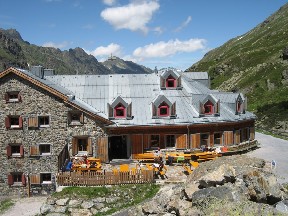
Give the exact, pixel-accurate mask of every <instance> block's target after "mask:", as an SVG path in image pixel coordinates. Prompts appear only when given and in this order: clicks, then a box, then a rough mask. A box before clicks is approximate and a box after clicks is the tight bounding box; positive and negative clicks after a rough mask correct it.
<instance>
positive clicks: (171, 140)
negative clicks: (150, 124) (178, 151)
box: [166, 135, 175, 148]
mask: <svg viewBox="0 0 288 216" xmlns="http://www.w3.org/2000/svg"><path fill="white" fill-rule="evenodd" d="M169 147H170V148H173V147H175V135H167V136H166V148H169Z"/></svg>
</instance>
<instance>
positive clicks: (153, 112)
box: [152, 104, 157, 117]
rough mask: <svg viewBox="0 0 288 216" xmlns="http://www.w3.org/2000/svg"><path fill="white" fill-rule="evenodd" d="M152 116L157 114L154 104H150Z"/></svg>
mask: <svg viewBox="0 0 288 216" xmlns="http://www.w3.org/2000/svg"><path fill="white" fill-rule="evenodd" d="M152 116H153V117H155V116H157V107H156V106H155V105H154V104H152Z"/></svg>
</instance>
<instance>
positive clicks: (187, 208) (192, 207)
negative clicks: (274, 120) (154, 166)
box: [128, 155, 288, 216]
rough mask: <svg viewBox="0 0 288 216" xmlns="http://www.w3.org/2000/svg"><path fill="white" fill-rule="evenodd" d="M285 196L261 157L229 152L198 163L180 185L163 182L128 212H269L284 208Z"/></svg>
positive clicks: (206, 213) (225, 213) (220, 213)
mask: <svg viewBox="0 0 288 216" xmlns="http://www.w3.org/2000/svg"><path fill="white" fill-rule="evenodd" d="M287 197H288V196H287V191H286V190H285V188H283V187H282V186H281V185H280V184H279V183H278V182H277V179H276V177H275V175H274V174H273V173H272V172H271V170H269V166H266V163H265V161H264V160H261V159H256V158H250V157H248V156H242V155H241V156H229V157H222V158H218V159H216V160H214V161H210V162H205V163H202V164H200V166H199V167H198V168H197V169H196V170H194V171H193V173H192V174H191V175H190V176H189V177H188V179H187V181H186V183H185V184H184V185H165V186H163V188H162V189H161V190H160V191H159V193H158V194H157V195H156V197H154V198H153V199H152V200H150V201H148V202H146V203H145V204H142V205H141V206H137V207H134V208H132V209H130V210H129V211H128V214H129V215H131V216H132V215H167V216H168V215H179V216H180V215H181V216H182V215H187V216H188V215H190V216H191V215H215V214H216V215H235V214H236V215H238V214H244V213H245V212H246V213H247V212H249V214H251V215H256V214H260V215H273V214H279V213H280V210H283V209H284V207H283V206H285V205H286V204H285V203H286V202H284V201H283V200H285V199H287ZM275 206H278V208H275ZM279 209H280V210H279ZM282 213H283V211H282Z"/></svg>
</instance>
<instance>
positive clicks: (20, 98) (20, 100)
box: [18, 93, 22, 102]
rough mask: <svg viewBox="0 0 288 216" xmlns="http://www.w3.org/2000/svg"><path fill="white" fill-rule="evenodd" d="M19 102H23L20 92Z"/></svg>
mask: <svg viewBox="0 0 288 216" xmlns="http://www.w3.org/2000/svg"><path fill="white" fill-rule="evenodd" d="M18 102H22V96H21V94H20V93H18Z"/></svg>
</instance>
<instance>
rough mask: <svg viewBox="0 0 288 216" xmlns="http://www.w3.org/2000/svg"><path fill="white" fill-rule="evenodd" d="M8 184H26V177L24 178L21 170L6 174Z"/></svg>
mask: <svg viewBox="0 0 288 216" xmlns="http://www.w3.org/2000/svg"><path fill="white" fill-rule="evenodd" d="M8 185H11V186H25V185H26V178H25V175H24V173H22V172H15V173H10V174H9V175H8Z"/></svg>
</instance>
